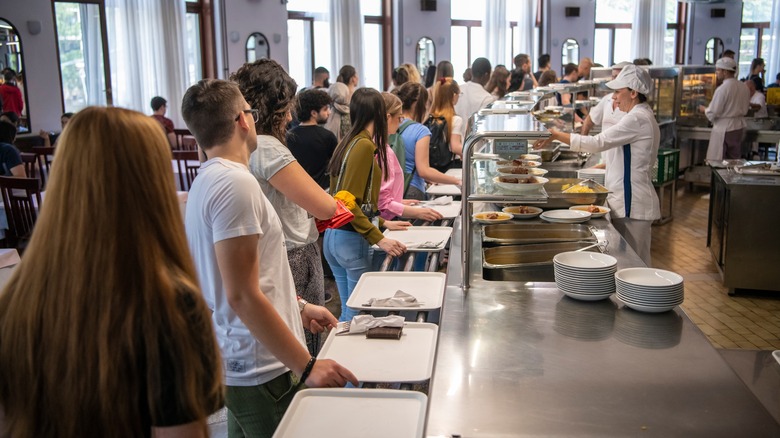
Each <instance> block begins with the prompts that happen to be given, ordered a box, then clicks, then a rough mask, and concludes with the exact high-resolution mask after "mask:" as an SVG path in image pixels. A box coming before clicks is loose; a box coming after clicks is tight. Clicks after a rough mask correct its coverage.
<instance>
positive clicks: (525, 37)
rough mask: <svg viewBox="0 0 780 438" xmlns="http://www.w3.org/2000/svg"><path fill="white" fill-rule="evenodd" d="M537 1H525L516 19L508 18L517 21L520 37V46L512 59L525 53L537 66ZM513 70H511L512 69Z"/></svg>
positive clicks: (516, 48) (518, 10) (517, 30)
mask: <svg viewBox="0 0 780 438" xmlns="http://www.w3.org/2000/svg"><path fill="white" fill-rule="evenodd" d="M536 3H537V2H536V1H524V2H522V4H521V6H520V7H519V8H518V9H517V14H518V15H517V16H516V17H508V18H509V21H517V29H516V30H515V32H518V33H519V34H520V35H519V37H520V38H519V39H520V41H519V45H518V46H517V47H515V53H513V54H512V57H514V56H515V55H519V54H521V53H525V54H526V55H529V56H530V57H531V62H532V63H534V65H535V58H538V57H539V56H538V55H539V54H538V53H536V47H534V36H535V35H534V34H535V32H536ZM510 70H511V69H510Z"/></svg>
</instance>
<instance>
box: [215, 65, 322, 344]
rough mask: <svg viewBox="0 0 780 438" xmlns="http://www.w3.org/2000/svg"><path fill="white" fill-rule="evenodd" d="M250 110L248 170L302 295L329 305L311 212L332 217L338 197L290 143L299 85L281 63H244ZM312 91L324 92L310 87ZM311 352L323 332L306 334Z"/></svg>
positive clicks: (242, 81)
mask: <svg viewBox="0 0 780 438" xmlns="http://www.w3.org/2000/svg"><path fill="white" fill-rule="evenodd" d="M231 80H233V81H234V82H236V83H237V84H238V88H239V89H240V90H241V94H243V95H244V99H246V101H247V102H248V103H249V105H250V106H251V107H252V109H256V110H258V111H259V113H260V114H259V118H258V120H257V122H256V123H255V126H256V128H257V150H255V151H254V152H252V155H250V157H249V170H250V171H251V172H252V174H253V175H254V176H255V178H257V181H258V182H259V183H260V187H261V188H262V190H263V193H264V194H265V196H266V197H267V198H268V200H269V201H271V205H273V207H274V210H276V213H277V214H278V216H279V217H280V218H281V219H282V229H283V231H284V238H285V241H284V246H285V248H286V249H287V259H288V262H289V264H290V269H291V270H292V273H293V279H294V280H295V290H296V291H297V292H298V295H300V296H301V297H302V298H303V299H304V300H306V301H308V302H311V303H313V304H316V305H323V304H325V284H324V281H325V280H324V274H323V272H322V262H321V258H320V250H319V247H318V245H317V238H318V237H319V233H318V232H317V227H316V225H315V224H314V219H313V218H312V216H314V217H316V218H318V219H330V218H331V217H332V216H333V214H334V213H335V212H336V201H335V200H334V199H333V198H332V197H331V196H330V195H328V194H327V193H326V192H325V191H324V190H323V189H322V187H320V186H319V185H318V184H317V182H316V181H314V180H313V179H312V178H311V176H309V174H308V173H307V172H306V170H304V168H303V167H302V166H301V164H300V163H299V162H298V160H296V159H295V156H294V155H293V154H292V152H291V151H290V149H288V148H287V146H286V143H287V135H286V130H285V127H286V126H287V123H289V122H290V120H291V119H292V115H291V113H290V111H291V110H292V109H293V106H294V104H295V103H296V96H295V91H296V89H297V84H296V83H295V80H293V79H292V78H291V77H290V76H289V75H288V74H287V72H285V71H284V69H283V68H282V66H281V65H279V64H278V63H277V62H276V61H273V60H270V59H260V60H258V61H255V62H253V63H251V64H244V66H243V67H241V68H240V69H239V70H238V71H237V72H235V73H234V74H233V75H232V76H231ZM311 92H312V93H322V92H321V91H316V90H312V91H311ZM306 343H307V345H308V347H309V351H310V352H311V354H312V355H313V356H316V354H317V352H319V348H320V342H319V337H318V336H316V335H315V334H313V333H311V332H307V333H306Z"/></svg>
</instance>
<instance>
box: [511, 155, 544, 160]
mask: <svg viewBox="0 0 780 438" xmlns="http://www.w3.org/2000/svg"><path fill="white" fill-rule="evenodd" d="M517 158H518V159H520V160H530V161H542V156H541V155H536V154H522V155H520V156H519V157H517Z"/></svg>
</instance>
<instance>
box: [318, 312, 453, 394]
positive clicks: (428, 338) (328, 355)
mask: <svg viewBox="0 0 780 438" xmlns="http://www.w3.org/2000/svg"><path fill="white" fill-rule="evenodd" d="M438 332H439V327H438V326H437V325H436V324H430V323H427V322H407V323H406V324H404V330H403V335H402V336H401V339H399V340H395V339H367V338H366V336H365V335H362V334H361V335H346V336H336V330H331V331H330V334H329V335H328V339H327V340H326V341H325V344H324V345H323V346H322V350H320V354H319V355H317V358H318V359H333V360H335V361H336V362H338V363H340V364H341V365H343V366H344V367H346V368H347V369H348V370H350V371H352V373H353V374H355V376H356V377H357V378H358V380H360V381H361V382H396V383H397V382H408V383H414V382H422V381H425V380H428V379H430V378H431V372H432V371H433V356H434V353H435V351H436V339H437V337H438Z"/></svg>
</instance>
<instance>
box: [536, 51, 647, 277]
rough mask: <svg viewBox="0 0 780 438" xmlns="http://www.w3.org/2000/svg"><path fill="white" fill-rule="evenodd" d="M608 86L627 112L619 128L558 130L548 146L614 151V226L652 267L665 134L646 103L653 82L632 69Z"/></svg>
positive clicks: (610, 176)
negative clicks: (657, 171) (656, 174)
mask: <svg viewBox="0 0 780 438" xmlns="http://www.w3.org/2000/svg"><path fill="white" fill-rule="evenodd" d="M606 85H607V87H609V88H611V89H613V90H615V91H614V93H613V95H612V98H613V99H614V101H615V102H616V103H617V106H618V108H619V109H620V111H622V112H624V113H626V114H625V115H624V116H623V117H622V118H621V119H620V121H618V122H617V124H615V125H614V126H612V127H611V128H608V129H606V130H604V131H602V132H601V133H600V134H598V135H596V136H594V137H590V136H584V135H579V134H568V133H565V132H561V131H559V130H557V129H554V128H553V129H550V139H549V140H545V142H549V141H552V140H558V141H560V142H563V143H567V144H570V145H571V150H573V151H585V152H604V151H609V153H607V154H605V158H606V160H607V172H606V186H607V189H609V191H610V193H609V195H608V196H607V202H608V204H609V208H610V209H611V210H612V212H611V213H610V216H611V217H612V225H613V226H614V227H615V228H616V229H617V230H618V232H619V233H620V234H621V235H622V236H623V238H624V239H626V241H627V242H628V244H629V245H631V247H632V248H633V249H634V251H636V252H637V254H639V257H641V258H642V260H643V261H644V262H645V264H646V265H647V266H650V262H651V260H650V240H651V239H650V227H651V225H652V224H653V221H654V220H656V219H659V218H660V217H661V209H660V207H659V203H658V196H657V195H656V193H655V188H654V187H653V176H652V169H653V165H654V164H655V160H656V159H657V158H658V147H659V142H660V137H661V134H660V132H659V130H658V123H656V121H655V115H654V114H653V110H652V108H650V105H648V104H647V103H646V101H647V96H648V95H649V94H650V93H651V92H652V90H653V81H652V79H651V78H650V74H649V73H648V72H647V71H646V70H644V69H641V68H639V67H637V66H635V65H633V64H630V65H627V66H625V67H624V68H623V70H622V71H621V72H620V74H619V75H618V76H617V78H615V79H614V80H612V81H610V82H607V84H606ZM537 146H538V147H540V146H541V143H539V144H537Z"/></svg>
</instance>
